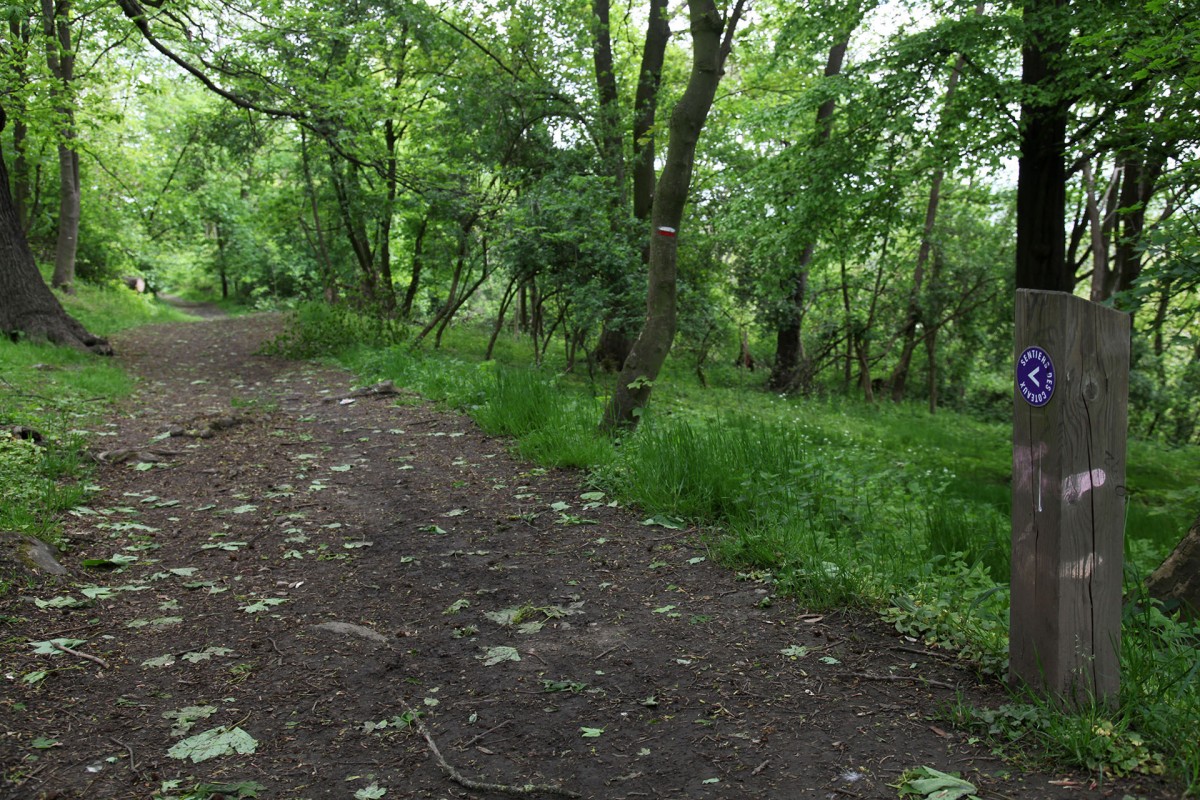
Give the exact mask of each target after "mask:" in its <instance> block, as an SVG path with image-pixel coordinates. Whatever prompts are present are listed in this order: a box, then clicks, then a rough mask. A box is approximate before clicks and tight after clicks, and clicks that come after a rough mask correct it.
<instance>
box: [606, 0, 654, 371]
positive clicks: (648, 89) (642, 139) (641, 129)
mask: <svg viewBox="0 0 1200 800" xmlns="http://www.w3.org/2000/svg"><path fill="white" fill-rule="evenodd" d="M595 4H596V8H597V9H598V8H599V7H600V6H601V5H603V6H604V13H605V15H606V16H605V17H604V19H605V20H606V21H607V13H608V0H595ZM670 40H671V29H670V27H669V26H668V24H667V0H650V17H649V19H648V21H647V26H646V40H645V43H644V46H643V48H642V62H641V66H640V68H639V70H638V84H637V91H636V93H635V96H634V101H633V108H634V111H633V162H632V169H631V173H632V177H633V216H634V219H637V220H638V221H639V222H643V223H644V222H648V221H649V220H650V213H651V210H652V208H653V205H654V183H655V174H654V153H655V147H654V121H655V118H656V116H657V113H658V90H659V86H660V85H661V82H662V70H663V63H664V60H665V58H666V52H667V43H668V42H669V41H670ZM604 44H605V45H606V46H609V47H611V43H610V42H605V43H604ZM607 59H608V65H609V70H610V72H611V63H612V54H611V51H609V53H608V56H607ZM601 66H602V64H601V61H600V60H599V59H598V60H597V65H596V69H597V85H598V87H599V91H600V97H601V114H602V116H603V115H611V113H612V112H610V111H606V108H607V107H608V106H607V104H608V102H613V103H614V105H613V106H612V108H613V109H615V108H616V106H615V100H616V91H617V84H616V79H615V77H614V78H612V80H611V83H608V82H607V79H605V80H602V79H601V74H600V69H601ZM609 121H610V122H611V121H615V120H609ZM614 144H615V145H616V149H617V151H618V153H619V154H620V155H622V156H623V153H621V152H620V151H621V150H623V149H624V148H623V144H622V142H621V138H620V135H619V133H618V134H617V138H616V141H615V143H613V142H610V143H609V144H608V145H606V147H608V148H612V147H613V146H614ZM605 157H606V158H608V157H609V156H608V155H606V156H605ZM620 174H621V176H622V183H623V182H624V169H623V168H622V169H621V171H620ZM622 202H623V201H622ZM642 263H643V264H649V263H650V247H649V244H648V243H647V245H646V246H645V247H643V248H642ZM625 305H626V304H625V302H624V300H620V299H619V300H618V306H617V307H614V308H613V309H612V310H611V311H610V312H609V314H608V316H607V318H606V319H605V320H604V324H603V326H602V329H601V332H600V338H599V341H598V342H597V343H596V350H595V353H594V354H593V357H594V358H595V360H596V362H597V363H599V364H601V365H612V366H611V368H612V369H614V370H615V369H617V368H618V367H619V366H620V365H621V364H623V363H624V362H625V359H626V358H628V357H629V352H630V350H631V349H632V347H633V341H634V335H633V331H632V327H633V326H632V325H631V324H630V322H629V319H628V318H630V317H634V316H635V314H636V309H634V308H628V307H622V306H625ZM607 368H609V367H606V369H607Z"/></svg>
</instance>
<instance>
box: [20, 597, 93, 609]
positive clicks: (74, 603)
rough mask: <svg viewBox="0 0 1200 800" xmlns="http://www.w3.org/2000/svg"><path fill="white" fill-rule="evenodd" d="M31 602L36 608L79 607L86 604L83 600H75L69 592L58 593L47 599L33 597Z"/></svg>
mask: <svg viewBox="0 0 1200 800" xmlns="http://www.w3.org/2000/svg"><path fill="white" fill-rule="evenodd" d="M33 604H34V605H35V606H37V607H38V608H80V607H81V606H85V605H87V603H85V602H84V601H83V600H76V599H75V598H74V597H71V596H70V595H69V594H60V595H58V596H57V597H51V598H50V599H49V600H39V599H38V598H36V597H35V598H34V599H33Z"/></svg>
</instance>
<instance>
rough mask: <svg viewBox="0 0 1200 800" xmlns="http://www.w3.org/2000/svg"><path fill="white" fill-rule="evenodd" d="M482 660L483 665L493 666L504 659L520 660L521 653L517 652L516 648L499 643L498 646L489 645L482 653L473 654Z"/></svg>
mask: <svg viewBox="0 0 1200 800" xmlns="http://www.w3.org/2000/svg"><path fill="white" fill-rule="evenodd" d="M475 657H476V658H478V659H479V660H480V661H482V662H483V665H484V666H485V667H494V666H496V665H497V664H501V663H503V662H505V661H520V660H521V654H520V653H518V652H517V648H515V647H509V646H507V645H501V646H499V647H489V648H487V650H485V651H484V652H483V654H482V655H478V656H475Z"/></svg>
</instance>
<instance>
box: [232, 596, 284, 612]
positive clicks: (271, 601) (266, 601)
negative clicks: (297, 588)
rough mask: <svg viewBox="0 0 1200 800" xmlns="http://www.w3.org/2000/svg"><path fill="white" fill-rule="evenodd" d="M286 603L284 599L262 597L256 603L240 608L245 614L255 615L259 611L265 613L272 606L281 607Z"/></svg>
mask: <svg viewBox="0 0 1200 800" xmlns="http://www.w3.org/2000/svg"><path fill="white" fill-rule="evenodd" d="M286 602H287V599H286V598H282V597H264V598H263V599H261V600H259V601H258V602H256V603H251V604H250V605H248V606H241V610H242V611H245V612H246V613H247V614H257V613H259V612H260V611H266V610H267V609H269V608H271V607H272V606H278V605H282V604H284V603H286Z"/></svg>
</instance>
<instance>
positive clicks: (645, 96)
mask: <svg viewBox="0 0 1200 800" xmlns="http://www.w3.org/2000/svg"><path fill="white" fill-rule="evenodd" d="M670 40H671V29H670V27H669V26H668V25H667V0H650V18H649V20H648V21H647V23H646V41H645V46H644V47H643V48H642V64H641V67H640V69H639V70H638V86H637V93H636V95H635V97H634V100H633V216H634V217H635V218H636V219H639V220H642V221H646V220H649V219H650V212H651V210H652V209H653V206H654V185H655V175H654V120H655V117H656V116H657V113H658V89H659V86H660V85H661V83H662V70H663V62H664V60H665V59H666V52H667V42H669V41H670Z"/></svg>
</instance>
